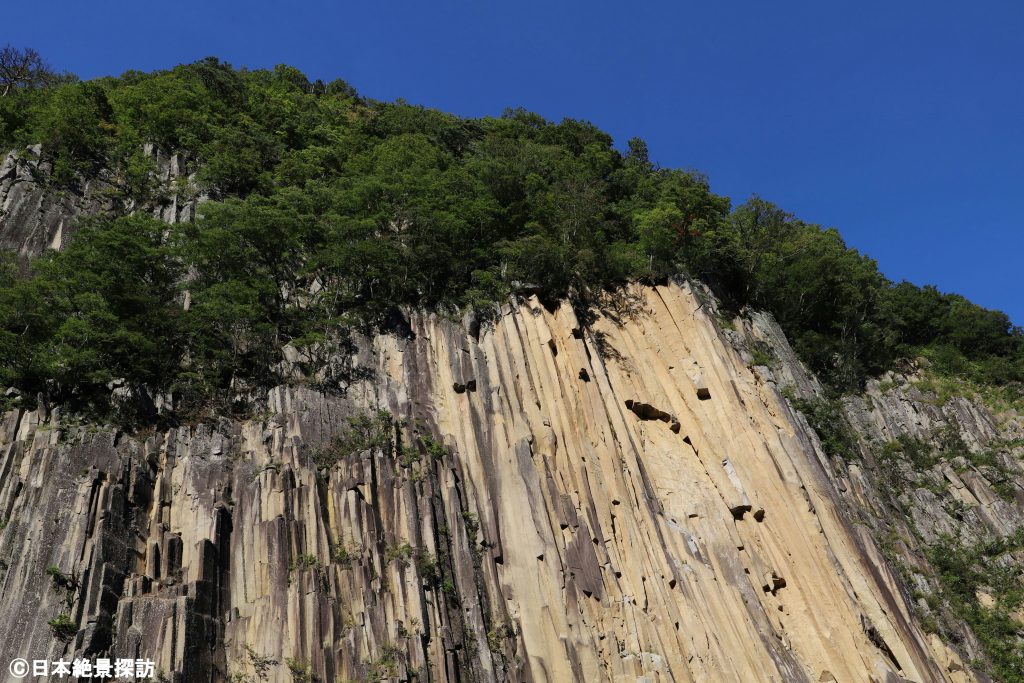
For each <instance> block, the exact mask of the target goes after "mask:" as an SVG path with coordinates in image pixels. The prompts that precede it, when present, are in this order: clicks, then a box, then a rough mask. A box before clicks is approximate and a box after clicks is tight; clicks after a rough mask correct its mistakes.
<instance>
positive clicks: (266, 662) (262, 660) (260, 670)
mask: <svg viewBox="0 0 1024 683" xmlns="http://www.w3.org/2000/svg"><path fill="white" fill-rule="evenodd" d="M245 652H246V654H247V655H249V664H250V665H252V670H253V671H254V672H256V678H257V679H258V680H261V681H265V680H267V674H268V673H270V667H273V666H277V665H278V664H279V663H280V662H278V661H277V660H276V659H274V658H272V657H265V656H263V655H261V654H259V653H258V652H256V650H254V649H253V648H252V646H251V645H246V646H245Z"/></svg>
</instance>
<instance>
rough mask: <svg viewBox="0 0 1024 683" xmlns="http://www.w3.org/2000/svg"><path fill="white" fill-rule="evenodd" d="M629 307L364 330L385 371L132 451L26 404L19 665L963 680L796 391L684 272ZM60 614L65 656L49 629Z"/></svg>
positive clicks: (8, 569) (16, 545) (532, 310)
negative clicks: (754, 360)
mask: <svg viewBox="0 0 1024 683" xmlns="http://www.w3.org/2000/svg"><path fill="white" fill-rule="evenodd" d="M639 294H640V295H641V296H642V299H643V311H644V312H643V313H638V314H637V315H636V316H634V317H633V318H632V319H631V320H629V321H628V322H625V323H622V324H621V325H620V324H617V323H614V322H612V321H611V320H609V319H606V318H603V317H598V318H597V320H596V322H595V323H594V324H593V325H591V326H590V327H589V328H586V329H584V328H582V327H581V325H580V322H579V321H577V320H576V318H575V316H574V314H573V311H572V309H571V308H570V307H569V306H567V305H566V306H562V307H561V308H559V309H557V310H555V311H554V312H549V311H545V310H544V309H543V308H542V307H540V306H537V305H536V303H535V302H528V303H527V304H526V305H524V306H521V307H518V308H511V309H508V310H507V313H506V314H505V315H504V316H503V317H502V318H501V319H500V320H499V321H498V322H497V323H496V324H495V325H494V326H491V327H485V328H483V329H482V330H480V331H479V335H468V334H466V332H465V331H464V330H463V328H462V327H460V326H458V325H456V324H453V323H451V322H448V321H444V320H441V319H438V318H435V317H424V316H413V317H412V319H411V320H410V321H409V324H410V328H411V331H412V334H411V335H407V337H406V338H402V339H399V338H397V337H393V336H381V337H377V338H376V339H373V340H371V341H367V342H366V343H364V344H362V345H361V348H360V351H359V354H358V358H357V359H356V360H357V362H358V363H359V364H360V365H361V366H362V367H363V368H366V369H372V370H373V372H372V373H367V374H372V378H371V379H368V380H366V381H365V382H363V383H362V384H359V385H355V386H352V387H350V388H349V390H348V394H347V395H346V396H325V395H322V394H319V393H316V392H314V391H311V390H308V389H303V388H290V389H286V388H281V389H278V390H275V391H273V392H272V393H271V394H270V396H269V398H268V406H267V407H268V411H267V413H268V417H267V419H265V420H253V421H249V422H245V423H240V424H235V423H230V422H224V423H222V424H218V425H215V426H201V427H195V428H181V429H177V430H173V431H170V432H167V433H164V434H157V435H152V436H149V437H148V438H145V439H143V438H142V437H141V436H139V437H129V436H125V435H122V434H119V433H115V432H110V431H98V432H96V431H92V430H86V429H84V428H77V427H67V428H64V427H61V426H60V425H59V424H55V423H54V422H53V421H51V422H49V423H47V424H38V420H39V416H38V415H37V414H36V413H24V412H21V413H11V414H9V415H7V417H6V418H5V422H4V424H3V429H2V432H0V442H2V444H3V445H2V450H0V515H2V516H3V517H4V518H5V519H6V520H7V526H6V528H5V529H4V530H3V532H2V533H0V557H3V558H5V560H4V562H5V563H6V566H5V567H4V571H3V574H2V577H0V636H2V637H0V661H7V660H9V659H11V658H13V657H15V656H23V657H26V658H28V659H33V658H42V657H53V658H55V657H57V656H59V655H61V654H63V655H65V657H67V656H70V655H72V654H83V653H100V652H103V653H109V654H111V655H113V656H136V655H139V656H148V657H151V658H153V659H154V660H156V662H157V668H158V669H159V670H161V671H163V672H164V673H165V674H166V675H167V676H168V678H169V679H170V680H177V681H199V680H217V681H220V680H226V679H227V678H228V677H229V676H230V675H233V674H240V676H242V677H249V679H250V680H260V679H263V678H265V679H266V680H271V681H288V680H292V674H293V673H294V674H295V675H296V676H297V677H300V678H301V677H302V676H303V675H304V673H305V672H306V671H307V670H308V671H309V672H311V673H313V674H315V675H316V676H318V677H319V679H320V680H323V681H335V680H344V679H346V678H348V679H358V678H363V679H364V680H380V679H400V680H408V679H410V678H413V677H414V676H419V677H420V679H421V680H428V679H429V680H447V681H455V680H459V681H492V680H498V681H556V682H561V681H572V680H622V681H636V680H646V681H707V680H730V681H783V680H786V681H789V680H807V681H817V680H839V681H869V680H872V681H897V680H901V679H900V677H901V676H902V677H903V678H904V679H909V680H914V681H941V680H949V679H950V678H951V676H952V674H950V673H949V670H950V669H951V668H953V666H954V665H955V664H956V659H955V656H953V655H952V654H951V653H950V652H948V651H946V650H945V648H943V646H941V644H938V643H937V642H932V641H930V640H928V639H927V638H925V637H924V636H923V634H922V633H921V631H920V630H919V629H918V628H917V627H916V626H915V625H914V623H913V621H912V619H911V618H910V611H909V608H908V606H907V605H906V604H905V602H904V601H903V600H902V598H901V597H900V593H899V591H898V590H897V589H896V587H895V586H894V584H893V579H892V577H891V575H890V574H889V572H888V571H887V569H886V568H885V565H884V562H883V561H882V560H881V559H880V557H879V556H878V553H877V551H876V550H875V547H874V545H873V543H872V542H871V541H870V540H869V539H868V538H867V536H866V535H865V534H864V532H863V530H861V529H860V528H858V527H855V526H854V525H852V524H851V523H850V521H849V519H848V518H847V517H846V516H845V515H844V513H843V512H842V507H841V505H840V504H839V502H838V494H837V493H836V489H835V486H834V483H833V479H832V478H830V475H829V474H828V472H826V470H825V468H824V467H823V466H822V455H821V453H820V451H819V449H818V448H817V445H816V441H815V440H814V439H813V437H812V436H810V435H809V434H808V433H807V432H806V431H805V429H804V428H803V427H801V424H802V422H801V421H800V420H797V419H795V418H794V416H793V414H792V413H791V412H790V411H789V409H788V408H787V406H786V404H785V401H784V400H783V399H782V398H781V396H780V395H779V394H778V392H777V391H775V390H773V389H772V388H771V387H770V386H767V385H765V384H764V382H763V379H762V378H761V377H760V376H759V375H756V374H754V373H752V372H751V371H750V370H749V369H748V368H747V366H746V364H745V363H744V362H743V359H742V357H741V356H740V354H739V353H737V352H736V351H735V350H733V348H732V347H731V346H730V345H729V344H728V343H727V342H726V340H725V339H723V338H722V337H721V333H720V331H719V330H718V328H717V326H716V325H715V323H714V320H713V318H712V317H709V316H708V315H707V314H706V312H705V311H704V310H702V309H701V308H700V307H699V305H698V301H697V298H696V297H695V296H694V295H693V294H692V293H691V292H690V291H689V288H688V286H686V285H677V284H670V285H669V286H664V287H658V288H645V289H643V290H642V291H641V292H639ZM679 359H690V360H691V361H692V362H693V363H695V364H697V366H698V367H699V368H700V373H701V378H700V379H701V382H702V385H703V388H704V389H705V390H706V393H707V394H708V395H710V396H711V397H713V400H702V397H701V396H699V395H698V391H695V381H694V378H693V377H692V376H691V375H690V374H688V373H689V372H690V370H691V369H692V367H688V366H684V365H683V364H682V363H680V362H679ZM581 370H584V371H585V373H586V377H587V378H589V381H580V378H581V376H582V375H581ZM470 381H472V383H473V384H472V388H470V386H469V382H470ZM698 390H699V387H698ZM627 402H629V403H628V404H627ZM641 405H642V406H646V407H645V408H639V409H631V408H636V407H637V406H641ZM378 407H380V408H385V409H387V410H388V411H389V412H390V414H391V415H392V416H393V417H394V422H393V423H392V424H390V425H387V427H386V428H385V429H384V430H383V431H382V432H381V433H379V434H374V437H375V438H373V439H367V440H366V441H365V442H359V441H358V440H354V439H352V438H341V439H335V438H334V437H335V436H337V435H339V434H340V435H342V436H343V437H344V436H345V435H346V433H347V431H346V430H350V429H351V425H350V422H351V418H353V416H360V415H366V414H369V413H367V411H369V410H371V409H376V408H378ZM662 416H665V419H662ZM368 424H370V423H368ZM372 424H375V425H378V427H379V424H378V423H376V422H373V423H372ZM350 436H351V435H349V437H350ZM376 437H386V438H376ZM389 441H390V442H391V445H388V442H389ZM353 444H355V445H353ZM363 446H366V448H365V449H363ZM361 449H362V450H361ZM314 463H318V464H319V465H320V466H321V468H320V469H318V467H317V465H316V464H314ZM332 463H334V464H332ZM740 508H742V509H743V512H744V514H737V509H740ZM748 512H749V513H750V514H747V513H748ZM6 558H9V559H6ZM50 565H53V566H55V567H56V568H57V569H58V570H59V572H60V574H61V575H62V576H66V577H71V578H72V579H73V584H72V585H73V586H74V587H73V588H70V589H69V588H66V587H64V586H62V585H58V581H56V580H55V578H54V577H55V576H56V575H54V577H51V576H50V575H48V574H47V573H46V569H47V567H48V566H50ZM62 612H63V613H66V614H67V615H68V617H69V618H70V619H72V620H73V621H74V622H75V623H76V624H77V626H78V628H79V631H78V633H77V634H76V635H75V636H74V638H72V640H71V641H70V642H69V643H67V644H64V643H61V642H60V641H58V640H56V639H55V638H54V637H53V635H52V633H51V629H50V628H49V627H48V626H47V623H46V621H47V619H50V618H53V617H55V616H57V615H58V614H60V613H62ZM933 647H934V649H933ZM951 663H952V664H951Z"/></svg>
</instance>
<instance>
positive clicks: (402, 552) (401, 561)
mask: <svg viewBox="0 0 1024 683" xmlns="http://www.w3.org/2000/svg"><path fill="white" fill-rule="evenodd" d="M412 555H413V547H412V546H411V545H409V544H408V543H399V544H396V545H390V546H388V547H387V548H386V549H385V550H384V562H385V563H389V562H394V563H395V564H396V565H398V568H399V569H405V568H406V567H408V566H409V560H410V559H411V558H412Z"/></svg>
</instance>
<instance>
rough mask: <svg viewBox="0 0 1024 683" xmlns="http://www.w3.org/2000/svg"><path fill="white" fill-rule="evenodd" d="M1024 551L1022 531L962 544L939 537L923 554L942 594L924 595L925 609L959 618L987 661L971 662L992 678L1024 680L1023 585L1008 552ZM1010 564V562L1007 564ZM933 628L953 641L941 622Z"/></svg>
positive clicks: (952, 634)
mask: <svg viewBox="0 0 1024 683" xmlns="http://www.w3.org/2000/svg"><path fill="white" fill-rule="evenodd" d="M1022 549H1024V530H1022V529H1019V530H1018V531H1017V533H1015V534H1013V535H1011V536H1008V537H1006V538H1003V539H989V540H981V541H978V542H977V543H975V544H973V545H964V544H962V543H960V542H958V541H955V540H953V539H951V538H948V537H947V538H943V539H941V540H940V541H939V542H938V543H936V544H935V545H934V546H932V547H931V548H929V550H928V560H929V562H930V563H931V565H932V566H933V567H934V568H935V571H936V573H937V578H938V580H939V585H940V587H941V590H940V591H939V592H938V593H937V594H933V595H928V596H926V599H927V601H928V604H929V607H930V608H931V609H932V610H935V611H936V612H938V611H940V610H941V609H942V608H943V607H944V608H946V609H949V610H950V611H951V612H952V613H953V614H954V615H955V616H956V617H958V618H960V619H963V620H964V621H965V622H966V623H967V624H968V625H969V626H970V628H971V631H972V632H973V633H974V635H975V637H977V639H978V642H979V643H980V644H981V646H982V648H983V650H984V652H985V655H986V656H987V658H988V659H987V661H984V662H975V663H974V664H975V666H977V667H979V668H981V669H982V670H984V671H985V672H986V673H988V674H989V675H991V676H993V677H994V678H995V680H998V681H1005V682H1006V683H1019V682H1021V681H1024V643H1022V641H1021V638H1020V630H1021V624H1020V621H1019V620H1018V617H1017V614H1018V613H1019V610H1020V609H1021V607H1022V606H1024V586H1022V584H1021V580H1020V570H1019V567H1018V565H1017V564H1016V563H1015V562H1013V561H1012V559H1010V558H1009V555H1010V554H1013V553H1019V552H1020V551H1021V550H1022ZM1008 560H1009V561H1008ZM934 627H935V628H936V629H937V630H939V631H940V633H943V634H944V635H946V636H947V637H950V638H954V639H955V631H954V630H953V629H950V628H949V625H948V624H946V623H945V621H944V620H942V621H937V622H934Z"/></svg>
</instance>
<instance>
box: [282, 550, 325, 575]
mask: <svg viewBox="0 0 1024 683" xmlns="http://www.w3.org/2000/svg"><path fill="white" fill-rule="evenodd" d="M319 566H320V560H318V559H317V557H316V555H313V554H312V553H304V554H302V555H299V556H298V557H296V558H295V559H294V560H292V562H291V564H289V565H288V571H289V572H294V571H296V570H302V569H316V568H317V567H319Z"/></svg>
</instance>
